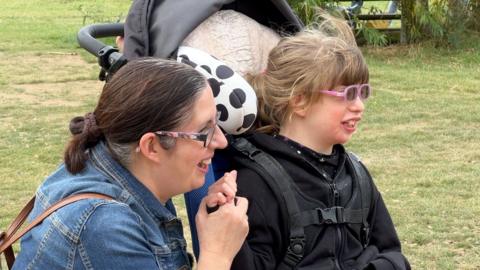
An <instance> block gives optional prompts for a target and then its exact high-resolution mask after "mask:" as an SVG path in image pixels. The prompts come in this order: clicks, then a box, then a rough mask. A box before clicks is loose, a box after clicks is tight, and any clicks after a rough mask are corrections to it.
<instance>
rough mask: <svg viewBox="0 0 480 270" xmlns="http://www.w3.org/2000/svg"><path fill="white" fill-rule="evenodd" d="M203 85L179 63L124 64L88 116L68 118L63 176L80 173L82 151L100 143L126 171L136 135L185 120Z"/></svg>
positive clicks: (146, 61)
mask: <svg viewBox="0 0 480 270" xmlns="http://www.w3.org/2000/svg"><path fill="white" fill-rule="evenodd" d="M206 86H207V84H206V80H205V78H204V77H203V76H202V75H201V74H200V73H199V72H197V71H196V70H194V69H193V68H192V67H190V66H187V65H185V64H181V63H177V62H175V61H172V60H163V59H155V58H143V59H137V60H132V61H130V62H128V63H127V64H126V65H125V66H124V67H122V68H121V69H120V70H119V71H117V73H116V74H115V75H114V76H113V77H112V78H111V79H110V80H109V81H108V82H107V83H106V84H105V86H104V88H103V91H102V93H101V95H100V98H99V101H98V104H97V106H96V108H95V110H94V112H93V113H89V114H86V115H85V116H84V117H75V118H73V119H72V121H71V123H70V131H71V132H72V134H73V136H72V139H71V140H70V142H69V144H68V145H67V148H66V150H65V154H64V160H65V165H66V167H67V169H68V171H69V172H70V173H72V174H76V173H78V172H80V171H82V170H83V169H84V168H85V162H86V160H87V159H88V153H87V152H88V149H89V148H91V147H94V146H95V145H96V144H97V143H98V142H99V141H100V140H105V141H106V143H107V145H108V147H109V149H110V151H111V152H112V155H113V156H114V158H116V159H117V160H118V161H119V162H120V163H121V164H122V165H124V166H127V165H128V164H129V162H130V155H131V152H132V149H133V145H134V144H135V143H136V142H138V140H139V139H140V138H141V136H142V135H143V134H145V133H147V132H151V131H156V130H173V129H175V128H176V127H178V126H179V125H180V124H182V123H184V122H185V121H187V120H188V119H189V118H190V116H191V115H190V111H191V109H192V108H193V104H194V102H195V101H196V99H197V98H198V96H199V94H200V93H201V91H202V90H204V89H205V88H206Z"/></svg>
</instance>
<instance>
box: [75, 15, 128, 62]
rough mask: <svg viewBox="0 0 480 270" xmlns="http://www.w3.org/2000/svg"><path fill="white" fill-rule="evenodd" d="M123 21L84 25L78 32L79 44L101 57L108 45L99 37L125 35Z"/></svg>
mask: <svg viewBox="0 0 480 270" xmlns="http://www.w3.org/2000/svg"><path fill="white" fill-rule="evenodd" d="M123 26H124V24H123V23H102V24H92V25H87V26H84V27H82V29H80V31H78V34H77V41H78V44H80V46H81V47H82V48H84V49H85V50H87V51H88V52H89V53H91V54H93V55H95V56H96V57H99V56H100V55H99V53H100V51H101V50H102V49H104V48H105V47H107V45H105V44H104V43H103V42H101V41H99V40H97V38H103V37H114V36H123Z"/></svg>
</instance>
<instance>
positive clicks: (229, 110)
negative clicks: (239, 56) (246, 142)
mask: <svg viewBox="0 0 480 270" xmlns="http://www.w3.org/2000/svg"><path fill="white" fill-rule="evenodd" d="M177 62H181V63H185V64H188V65H190V66H192V67H194V68H195V69H196V70H198V71H199V72H200V73H202V74H203V75H204V76H205V77H206V78H207V81H208V83H209V84H210V87H211V88H212V91H213V96H214V97H215V103H216V105H217V111H218V112H220V118H219V123H218V125H219V126H220V127H221V128H222V129H223V130H224V131H225V132H226V133H228V134H234V135H237V134H241V133H243V132H245V131H246V130H248V129H249V128H250V127H251V126H252V125H253V123H254V121H255V118H256V116H257V96H256V94H255V91H254V90H253V89H252V87H251V86H250V84H249V83H248V82H247V81H246V80H245V79H244V78H243V77H242V76H240V75H239V74H238V73H236V72H235V71H234V70H233V69H231V68H230V67H228V66H227V65H225V64H224V63H223V62H222V61H220V60H218V59H216V58H214V57H213V56H211V55H209V54H208V53H206V52H204V51H201V50H199V49H195V48H192V47H187V46H180V47H179V48H178V51H177Z"/></svg>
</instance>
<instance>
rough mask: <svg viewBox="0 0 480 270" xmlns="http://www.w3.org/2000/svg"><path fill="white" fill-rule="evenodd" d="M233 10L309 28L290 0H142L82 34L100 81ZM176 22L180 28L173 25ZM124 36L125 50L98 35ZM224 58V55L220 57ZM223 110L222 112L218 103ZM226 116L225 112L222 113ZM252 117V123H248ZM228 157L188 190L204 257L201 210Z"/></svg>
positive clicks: (169, 48) (170, 50)
mask: <svg viewBox="0 0 480 270" xmlns="http://www.w3.org/2000/svg"><path fill="white" fill-rule="evenodd" d="M227 10H233V11H235V12H238V13H241V14H243V15H246V16H248V17H249V18H251V19H253V20H254V21H256V22H257V23H259V24H261V25H262V26H264V27H267V28H269V29H271V30H273V31H275V32H277V33H287V34H289V33H295V32H297V31H298V30H300V29H302V28H303V24H302V22H301V21H300V20H299V19H298V18H297V17H296V16H295V15H294V13H293V11H292V9H291V7H290V6H289V4H288V3H287V1H286V0H263V1H260V0H256V1H254V0H237V1H235V0H202V1H198V0H164V1H155V0H136V1H134V2H133V4H132V6H131V8H130V11H129V14H128V16H127V19H126V23H125V24H123V23H113V24H96V25H89V26H86V27H84V28H82V29H81V30H80V31H79V33H78V42H79V43H80V45H81V47H83V48H84V49H86V50H87V51H88V52H90V53H91V54H93V55H95V56H96V57H97V58H98V62H99V65H100V67H101V72H100V76H99V78H100V80H108V77H109V76H110V75H112V74H113V73H115V71H116V70H118V69H119V68H120V67H121V66H122V65H124V64H125V63H126V62H127V61H128V59H133V58H136V57H142V56H155V57H161V58H176V57H177V56H178V49H179V46H180V45H181V43H182V42H183V40H184V39H185V38H186V37H187V36H188V35H189V33H191V32H192V31H193V30H194V29H195V28H196V27H197V26H198V25H200V24H201V23H202V22H204V21H205V20H206V19H208V18H209V17H210V16H212V15H213V14H215V13H217V12H219V11H227ZM173 26H174V27H173ZM111 36H124V51H123V53H120V52H119V51H118V49H116V48H114V47H113V46H109V45H105V44H103V43H102V42H100V41H99V40H97V38H102V37H111ZM220 60H222V59H220ZM253 95H254V94H253ZM253 99H254V102H253V103H254V110H255V111H254V112H253V114H249V115H242V116H243V118H244V119H240V123H241V124H240V126H242V125H243V128H242V129H241V131H243V130H246V127H249V124H251V123H253V120H254V119H255V115H256V97H255V96H254V97H253ZM217 110H219V111H220V113H222V114H223V113H224V111H222V107H221V105H219V104H218V102H217ZM221 118H222V116H221ZM223 120H224V122H223V124H224V125H222V122H220V123H219V125H220V126H221V127H222V128H223V129H224V130H225V131H227V132H228V131H229V130H233V132H234V133H236V134H238V133H240V132H239V131H240V130H239V129H238V128H234V129H232V128H231V127H228V122H231V121H234V120H233V119H229V120H228V121H227V119H226V118H224V119H223ZM246 120H248V122H249V124H245V121H246ZM223 168H225V160H221V158H215V159H214V161H213V163H212V164H211V168H210V169H209V172H208V174H207V176H206V179H205V185H204V186H203V187H202V188H199V189H197V190H194V191H191V192H189V193H187V194H185V203H186V208H187V214H188V218H189V221H190V229H191V233H192V245H193V250H194V253H195V255H196V256H197V257H198V240H197V233H196V228H195V224H194V222H195V215H196V213H197V210H198V205H199V203H200V201H201V199H202V198H203V197H204V196H205V195H206V193H207V190H208V186H209V185H211V184H212V183H213V182H214V181H215V179H218V177H219V176H222V175H223V173H224V169H223Z"/></svg>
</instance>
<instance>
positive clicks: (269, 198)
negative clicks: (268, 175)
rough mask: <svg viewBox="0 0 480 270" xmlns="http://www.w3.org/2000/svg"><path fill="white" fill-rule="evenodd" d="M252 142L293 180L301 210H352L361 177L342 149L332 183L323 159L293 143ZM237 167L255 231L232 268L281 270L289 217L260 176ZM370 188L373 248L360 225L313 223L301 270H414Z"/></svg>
mask: <svg viewBox="0 0 480 270" xmlns="http://www.w3.org/2000/svg"><path fill="white" fill-rule="evenodd" d="M248 139H249V141H250V142H251V143H253V144H254V145H255V146H256V147H257V148H259V149H261V150H263V151H265V152H266V153H269V154H270V155H272V156H273V157H274V158H275V159H276V160H277V161H278V162H279V163H280V164H281V165H282V166H283V167H284V168H285V170H286V171H287V172H288V174H289V175H290V176H291V178H292V179H294V182H295V184H294V189H295V191H296V197H297V198H298V199H299V200H300V202H299V205H300V207H311V206H312V205H313V206H316V207H333V206H343V207H345V208H347V207H348V206H349V204H350V202H349V201H350V198H351V197H352V193H353V192H354V186H358V185H355V184H354V183H355V181H358V179H355V177H352V175H355V174H354V173H352V171H353V168H352V166H353V165H352V163H351V161H349V159H348V158H347V154H346V153H345V149H344V148H343V146H341V145H336V146H335V147H334V149H335V151H337V154H336V155H337V157H338V160H337V165H336V166H337V167H336V168H335V170H334V171H333V174H334V175H335V176H334V179H332V178H330V177H329V176H328V173H325V172H326V171H328V170H326V169H325V168H322V167H327V166H325V165H324V160H323V158H321V160H316V161H315V160H312V155H311V154H307V153H305V152H308V151H306V150H307V149H305V148H298V147H297V148H296V147H292V144H291V143H287V142H285V141H283V140H280V139H278V138H275V137H273V136H270V135H266V134H259V133H254V134H253V135H251V136H250V137H249V138H248ZM310 151H311V150H310ZM237 154H239V153H237ZM233 155H235V153H233ZM234 164H235V162H234ZM362 167H363V166H362ZM234 168H235V169H237V170H238V176H237V185H238V192H237V196H242V197H246V198H247V199H248V201H249V210H248V213H247V214H248V221H249V223H250V231H249V234H248V237H247V241H246V242H245V243H244V245H243V246H242V248H241V250H240V252H239V253H238V254H237V256H236V258H235V260H234V262H233V265H232V269H239V270H240V269H241V270H246V269H276V268H277V267H278V265H279V263H280V262H281V261H282V260H283V258H284V256H285V253H286V250H287V246H288V243H289V227H288V225H287V220H288V218H286V217H284V214H283V215H282V213H284V212H285V211H282V209H281V207H282V205H281V204H279V203H278V201H277V199H276V197H275V194H274V192H273V191H272V189H270V187H269V186H268V185H267V184H266V182H265V181H264V180H263V179H262V177H261V176H260V175H259V174H258V173H257V172H255V171H254V170H252V169H249V168H246V167H242V166H241V165H240V164H235V165H234ZM365 170H366V168H365ZM367 175H368V176H369V175H370V174H368V172H367ZM370 179H371V177H370ZM369 181H371V180H369ZM371 186H372V187H373V192H372V194H371V196H372V201H371V202H372V203H371V204H370V209H369V211H368V218H367V221H368V224H369V225H370V238H369V242H368V246H367V247H366V248H365V247H364V245H362V241H361V240H360V238H361V237H360V235H359V232H358V231H359V228H358V226H357V227H356V226H355V225H357V224H355V225H351V224H329V225H326V224H322V225H310V226H307V227H305V235H306V251H305V254H304V257H303V259H302V260H301V261H300V263H298V264H297V266H296V269H382V270H388V269H410V265H409V263H408V261H407V259H406V258H405V257H404V256H403V254H402V252H401V247H400V241H399V239H398V236H397V233H396V231H395V227H394V225H393V222H392V219H391V217H390V215H389V213H388V210H387V208H386V206H385V203H384V202H383V200H382V197H381V195H380V193H379V192H378V190H377V188H376V187H375V185H374V184H373V182H372V183H371ZM332 187H334V188H333V189H332Z"/></svg>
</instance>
